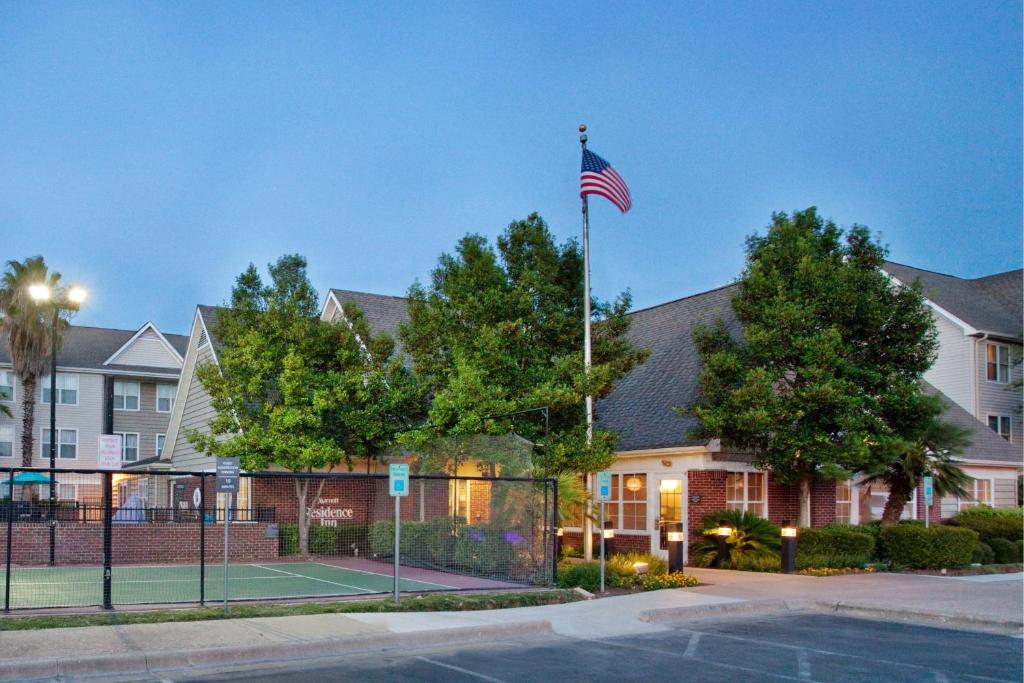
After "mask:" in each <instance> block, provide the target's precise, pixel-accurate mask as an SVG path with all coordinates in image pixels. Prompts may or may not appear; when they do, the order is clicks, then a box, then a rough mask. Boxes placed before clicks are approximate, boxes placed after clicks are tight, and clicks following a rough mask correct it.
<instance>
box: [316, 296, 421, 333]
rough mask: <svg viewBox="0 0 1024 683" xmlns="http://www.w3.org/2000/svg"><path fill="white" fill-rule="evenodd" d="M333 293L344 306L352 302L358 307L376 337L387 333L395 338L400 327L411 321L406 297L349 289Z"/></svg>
mask: <svg viewBox="0 0 1024 683" xmlns="http://www.w3.org/2000/svg"><path fill="white" fill-rule="evenodd" d="M331 293H332V294H334V298H336V299H337V300H338V303H340V304H341V305H342V306H344V305H345V304H346V303H348V302H350V301H351V302H352V303H354V304H355V305H356V306H358V307H359V310H361V311H362V312H363V315H365V316H366V322H367V324H368V325H369V326H370V332H371V333H373V335H374V336H376V335H378V334H381V333H383V332H387V333H388V334H390V335H391V336H393V337H395V336H397V333H398V326H399V325H400V324H401V323H404V322H406V321H408V320H409V300H408V299H406V298H405V297H401V296H388V295H387V294H371V293H369V292H353V291H351V290H348V289H332V290H331Z"/></svg>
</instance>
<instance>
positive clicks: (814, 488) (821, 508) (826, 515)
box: [811, 476, 836, 527]
mask: <svg viewBox="0 0 1024 683" xmlns="http://www.w3.org/2000/svg"><path fill="white" fill-rule="evenodd" d="M834 521H836V482H835V480H833V479H825V478H823V477H818V476H815V477H814V481H812V482H811V526H814V527H818V526H825V525H826V524H831V523H833V522H834Z"/></svg>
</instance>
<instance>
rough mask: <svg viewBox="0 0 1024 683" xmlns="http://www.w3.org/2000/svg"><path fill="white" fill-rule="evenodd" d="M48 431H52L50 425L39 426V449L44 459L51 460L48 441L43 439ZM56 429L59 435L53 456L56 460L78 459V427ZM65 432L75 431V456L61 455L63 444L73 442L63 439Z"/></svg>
mask: <svg viewBox="0 0 1024 683" xmlns="http://www.w3.org/2000/svg"><path fill="white" fill-rule="evenodd" d="M57 405H60V404H59V403H58V404H57ZM48 431H50V427H49V426H46V427H40V428H39V450H40V452H41V456H40V457H41V458H42V459H43V460H49V459H50V449H49V448H47V447H46V443H45V442H44V439H43V436H44V435H45V434H46V432H48ZM56 431H57V435H56V436H57V450H56V452H55V454H54V458H53V459H54V461H55V462H60V461H61V460H78V427H57V430H56ZM64 432H74V433H75V457H73V458H65V457H61V454H60V447H61V446H62V445H64V446H70V445H71V444H65V443H63V441H62V440H61V436H62V435H63V433H64ZM58 483H59V482H58Z"/></svg>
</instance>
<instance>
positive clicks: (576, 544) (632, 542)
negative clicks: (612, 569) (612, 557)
mask: <svg viewBox="0 0 1024 683" xmlns="http://www.w3.org/2000/svg"><path fill="white" fill-rule="evenodd" d="M607 543H608V544H607V545H606V546H605V550H606V551H607V552H608V553H625V552H630V551H636V552H641V553H649V552H651V537H650V536H648V535H646V534H644V535H642V536H633V535H630V536H626V535H617V536H615V538H610V539H608V541H607ZM560 545H561V547H563V548H564V547H566V546H572V547H573V548H577V549H579V548H582V547H583V534H582V533H580V532H578V531H566V532H565V535H564V536H562V541H561V544H560ZM600 552H601V538H600V537H599V536H598V535H597V534H594V557H595V558H596V557H598V554H599V553H600Z"/></svg>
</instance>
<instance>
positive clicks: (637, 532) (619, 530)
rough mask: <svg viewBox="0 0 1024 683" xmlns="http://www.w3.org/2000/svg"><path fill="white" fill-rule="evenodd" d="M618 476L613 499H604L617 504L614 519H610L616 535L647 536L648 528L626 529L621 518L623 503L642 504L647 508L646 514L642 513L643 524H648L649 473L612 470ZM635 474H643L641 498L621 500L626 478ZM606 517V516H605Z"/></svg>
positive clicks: (623, 515)
mask: <svg viewBox="0 0 1024 683" xmlns="http://www.w3.org/2000/svg"><path fill="white" fill-rule="evenodd" d="M612 474H614V475H615V476H616V477H618V482H619V485H618V486H616V487H615V489H616V490H615V500H609V501H606V502H608V503H614V504H615V505H617V506H618V507H617V509H618V513H617V514H616V516H615V519H613V520H611V521H612V522H613V523H614V525H615V535H616V536H619V535H621V536H647V535H649V534H650V533H651V530H650V529H649V528H645V529H626V528H625V527H623V520H624V519H625V516H626V515H625V512H624V510H625V507H624V506H625V505H627V504H629V505H644V506H645V507H646V509H647V514H645V515H644V524H645V525H646V526H648V527H649V526H650V519H649V517H650V508H651V500H650V498H651V493H650V491H651V485H650V482H651V475H650V473H649V472H644V471H637V470H630V471H629V472H612ZM637 475H643V477H644V489H643V491H644V497H643V500H628V501H627V500H623V498H622V496H623V492H624V491H625V490H626V478H627V477H633V476H637ZM606 519H607V518H606Z"/></svg>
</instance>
